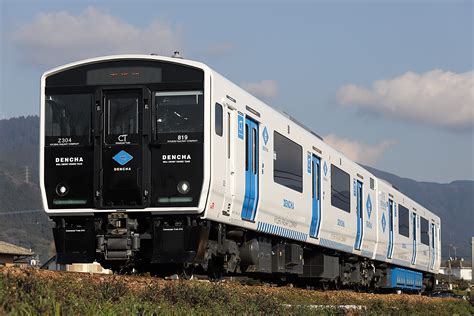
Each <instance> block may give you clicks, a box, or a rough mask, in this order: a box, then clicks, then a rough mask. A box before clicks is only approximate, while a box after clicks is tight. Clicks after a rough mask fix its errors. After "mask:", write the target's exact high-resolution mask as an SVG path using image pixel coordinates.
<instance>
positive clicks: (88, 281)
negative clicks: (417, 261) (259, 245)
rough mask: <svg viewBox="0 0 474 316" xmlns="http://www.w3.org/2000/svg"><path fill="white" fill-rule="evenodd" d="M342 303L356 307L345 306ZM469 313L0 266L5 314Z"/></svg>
mask: <svg viewBox="0 0 474 316" xmlns="http://www.w3.org/2000/svg"><path fill="white" fill-rule="evenodd" d="M341 305H356V306H357V308H356V309H343V308H340V307H338V306H341ZM169 313H172V314H190V313H191V314H219V315H220V314H277V315H278V314H282V315H288V314H303V315H306V314H350V315H357V314H361V315H367V314H369V315H370V314H373V315H380V314H383V315H388V314H392V315H408V314H409V315H413V314H417V315H427V314H430V315H453V314H457V315H471V314H473V313H474V308H473V307H472V306H470V305H469V303H468V302H465V301H461V300H456V299H441V298H430V297H425V296H419V295H406V294H402V295H395V294H368V293H355V292H351V291H327V292H322V291H313V290H305V289H298V288H292V287H269V286H262V285H254V286H250V285H243V284H240V283H236V282H222V283H210V282H207V281H171V280H162V279H156V278H151V277H144V276H114V275H92V274H82V273H74V272H58V271H44V270H42V271H39V270H33V269H18V268H0V314H14V315H15V314H21V315H23V314H26V315H29V314H48V315H52V314H54V315H61V314H63V315H70V314H73V315H77V314H81V315H82V314H85V315H98V314H99V315H130V314H136V315H158V314H169Z"/></svg>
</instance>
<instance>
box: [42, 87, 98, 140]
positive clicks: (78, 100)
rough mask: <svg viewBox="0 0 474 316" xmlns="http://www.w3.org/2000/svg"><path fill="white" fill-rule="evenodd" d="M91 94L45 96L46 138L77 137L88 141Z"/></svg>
mask: <svg viewBox="0 0 474 316" xmlns="http://www.w3.org/2000/svg"><path fill="white" fill-rule="evenodd" d="M91 106H92V95H91V94H61V95H47V96H46V108H45V135H46V137H77V138H78V141H81V138H82V140H88V139H89V135H90V121H91V114H92V113H91V109H92V108H91Z"/></svg>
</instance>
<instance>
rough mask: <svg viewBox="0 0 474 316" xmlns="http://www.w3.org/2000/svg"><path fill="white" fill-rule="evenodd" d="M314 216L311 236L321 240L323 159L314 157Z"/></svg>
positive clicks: (312, 167)
mask: <svg viewBox="0 0 474 316" xmlns="http://www.w3.org/2000/svg"><path fill="white" fill-rule="evenodd" d="M311 169H312V209H313V212H312V216H311V227H310V229H309V235H310V236H311V237H313V238H319V230H320V225H321V159H320V158H319V157H316V156H315V155H312V158H311Z"/></svg>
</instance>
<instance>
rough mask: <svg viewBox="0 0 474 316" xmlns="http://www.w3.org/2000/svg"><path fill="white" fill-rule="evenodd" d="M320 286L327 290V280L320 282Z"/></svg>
mask: <svg viewBox="0 0 474 316" xmlns="http://www.w3.org/2000/svg"><path fill="white" fill-rule="evenodd" d="M320 287H321V290H323V291H327V290H329V282H326V281H323V282H320Z"/></svg>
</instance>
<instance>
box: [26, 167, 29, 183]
mask: <svg viewBox="0 0 474 316" xmlns="http://www.w3.org/2000/svg"><path fill="white" fill-rule="evenodd" d="M25 182H26V183H30V167H29V166H25Z"/></svg>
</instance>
